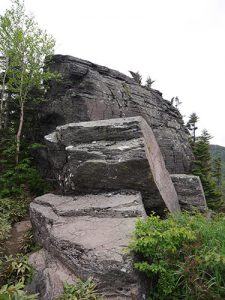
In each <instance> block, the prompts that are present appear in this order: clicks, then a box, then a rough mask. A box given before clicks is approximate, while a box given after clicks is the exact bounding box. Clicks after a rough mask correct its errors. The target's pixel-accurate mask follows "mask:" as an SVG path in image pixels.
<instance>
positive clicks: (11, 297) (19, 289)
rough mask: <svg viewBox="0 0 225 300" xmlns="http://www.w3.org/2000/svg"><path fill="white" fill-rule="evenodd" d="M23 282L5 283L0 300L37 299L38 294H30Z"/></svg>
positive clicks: (0, 292) (0, 291) (0, 290)
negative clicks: (25, 289)
mask: <svg viewBox="0 0 225 300" xmlns="http://www.w3.org/2000/svg"><path fill="white" fill-rule="evenodd" d="M24 288H25V286H24V284H23V283H22V282H19V283H16V284H15V285H8V284H6V285H3V286H2V288H1V289H0V300H36V299H37V294H33V295H28V294H27V293H26V292H25V291H24V290H23V289H24Z"/></svg>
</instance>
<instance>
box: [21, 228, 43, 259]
mask: <svg viewBox="0 0 225 300" xmlns="http://www.w3.org/2000/svg"><path fill="white" fill-rule="evenodd" d="M40 249H41V246H40V245H39V244H37V243H36V242H35V240H34V236H33V229H32V228H30V229H28V230H27V232H26V233H25V235H24V237H23V241H22V245H21V247H20V252H21V253H23V254H27V253H31V252H34V251H38V250H40Z"/></svg>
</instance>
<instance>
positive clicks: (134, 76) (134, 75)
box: [129, 71, 142, 85]
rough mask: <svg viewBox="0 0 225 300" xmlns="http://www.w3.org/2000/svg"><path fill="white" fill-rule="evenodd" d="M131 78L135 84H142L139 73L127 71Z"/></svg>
mask: <svg viewBox="0 0 225 300" xmlns="http://www.w3.org/2000/svg"><path fill="white" fill-rule="evenodd" d="M129 72H130V74H131V76H132V77H133V78H134V80H135V82H137V83H138V84H139V85H141V84H142V76H141V74H140V73H139V72H133V71H129Z"/></svg>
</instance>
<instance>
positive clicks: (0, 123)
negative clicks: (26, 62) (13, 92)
mask: <svg viewBox="0 0 225 300" xmlns="http://www.w3.org/2000/svg"><path fill="white" fill-rule="evenodd" d="M7 71H8V63H7V64H6V68H5V72H4V76H3V79H2V90H1V105H0V129H2V128H3V127H4V126H3V124H5V121H4V114H5V107H4V94H5V89H6V74H7ZM5 101H7V100H5Z"/></svg>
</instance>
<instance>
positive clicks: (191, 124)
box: [186, 113, 199, 143]
mask: <svg viewBox="0 0 225 300" xmlns="http://www.w3.org/2000/svg"><path fill="white" fill-rule="evenodd" d="M198 120H199V117H198V116H197V115H196V113H192V114H191V115H190V117H189V120H188V122H187V124H186V127H187V129H188V130H189V131H190V132H191V134H192V140H193V142H194V143H195V140H196V130H197V129H198V127H197V126H196V124H197V122H198Z"/></svg>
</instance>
